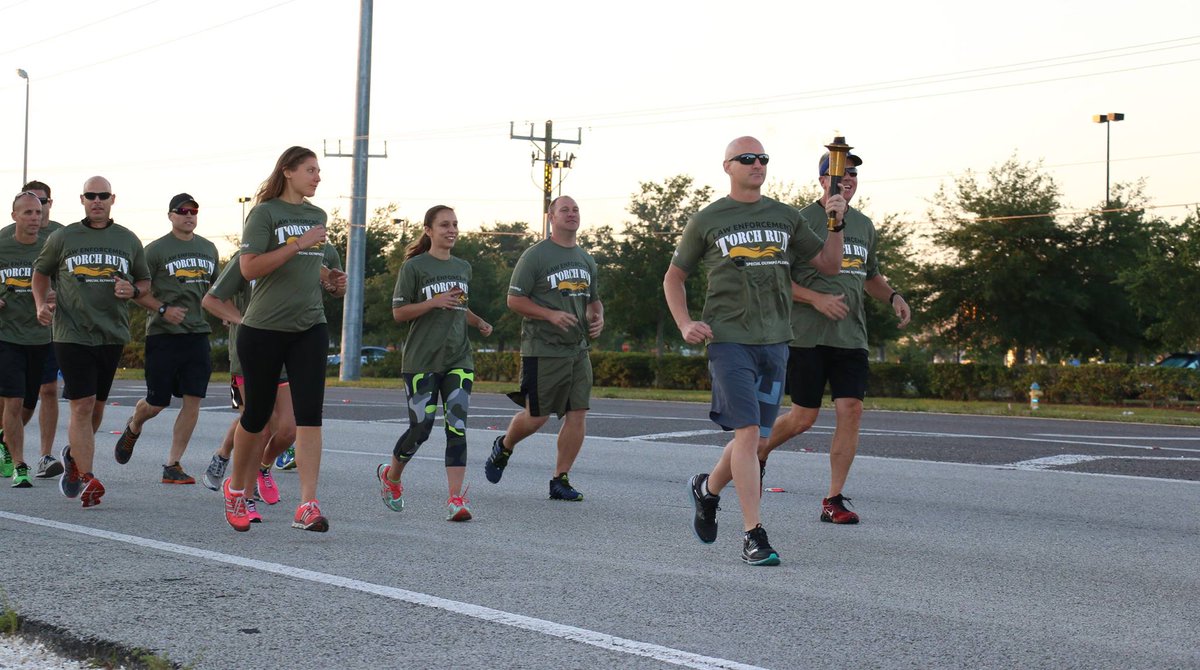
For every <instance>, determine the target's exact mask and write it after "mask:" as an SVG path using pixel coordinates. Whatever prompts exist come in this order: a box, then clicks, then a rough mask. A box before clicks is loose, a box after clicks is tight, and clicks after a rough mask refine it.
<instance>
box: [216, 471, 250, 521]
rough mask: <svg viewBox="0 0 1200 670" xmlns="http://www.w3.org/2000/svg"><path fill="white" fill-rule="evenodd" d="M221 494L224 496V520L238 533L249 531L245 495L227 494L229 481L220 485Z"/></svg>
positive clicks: (243, 493)
mask: <svg viewBox="0 0 1200 670" xmlns="http://www.w3.org/2000/svg"><path fill="white" fill-rule="evenodd" d="M221 493H222V494H223V495H224V496H225V520H226V521H228V522H229V525H230V526H233V529H234V530H236V531H238V532H239V533H244V532H246V531H248V530H250V517H249V511H248V510H247V509H246V493H245V492H244V491H243V492H242V493H239V494H237V495H234V494H232V493H230V492H229V480H228V479H226V480H225V483H224V484H222V485H221Z"/></svg>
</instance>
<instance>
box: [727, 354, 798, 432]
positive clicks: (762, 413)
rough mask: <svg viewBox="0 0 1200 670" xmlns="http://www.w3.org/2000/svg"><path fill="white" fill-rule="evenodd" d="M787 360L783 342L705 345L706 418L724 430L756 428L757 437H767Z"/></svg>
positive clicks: (779, 396)
mask: <svg viewBox="0 0 1200 670" xmlns="http://www.w3.org/2000/svg"><path fill="white" fill-rule="evenodd" d="M787 359H788V347H787V343H786V342H781V343H779V344H737V343H734V342H719V343H715V344H710V345H708V372H709V375H710V376H711V378H712V409H710V410H709V412H708V416H709V418H711V419H712V420H713V421H714V422H715V423H716V424H717V425H718V426H720V427H721V428H723V429H725V430H735V429H737V428H745V427H746V426H758V434H759V436H760V437H767V436H768V435H770V434H771V426H772V425H774V424H775V417H776V416H778V415H779V401H780V400H781V399H782V398H783V380H784V375H785V373H786V371H787Z"/></svg>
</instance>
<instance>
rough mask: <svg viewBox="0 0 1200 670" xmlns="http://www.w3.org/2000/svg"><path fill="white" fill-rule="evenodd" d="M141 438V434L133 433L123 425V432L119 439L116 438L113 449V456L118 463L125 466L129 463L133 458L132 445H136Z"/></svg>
mask: <svg viewBox="0 0 1200 670" xmlns="http://www.w3.org/2000/svg"><path fill="white" fill-rule="evenodd" d="M141 436H142V434H141V433H135V432H133V429H132V428H130V427H129V424H128V423H126V424H125V430H124V431H122V432H121V437H119V438H117V446H115V447H113V456H114V457H116V459H117V462H118V463H120V464H121V465H125V464H126V463H128V462H129V459H130V458H132V457H133V445H135V444H137V441H138V438H139V437H141Z"/></svg>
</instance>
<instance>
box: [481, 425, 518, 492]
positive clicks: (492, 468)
mask: <svg viewBox="0 0 1200 670" xmlns="http://www.w3.org/2000/svg"><path fill="white" fill-rule="evenodd" d="M509 456H512V452H511V451H505V450H504V436H503V435H497V436H496V441H495V442H492V455H491V456H488V459H487V461H485V462H484V464H483V475H484V476H485V477H487V480H488V481H489V482H491V483H493V484H499V483H500V478H501V477H503V476H504V467H505V466H507V465H508V457H509Z"/></svg>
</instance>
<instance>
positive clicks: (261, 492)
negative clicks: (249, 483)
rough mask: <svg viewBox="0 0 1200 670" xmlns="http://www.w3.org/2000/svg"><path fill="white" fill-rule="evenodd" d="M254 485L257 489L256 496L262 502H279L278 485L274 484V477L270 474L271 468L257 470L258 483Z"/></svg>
mask: <svg viewBox="0 0 1200 670" xmlns="http://www.w3.org/2000/svg"><path fill="white" fill-rule="evenodd" d="M255 486H256V487H257V489H258V497H259V498H260V499H261V500H262V501H263V502H265V503H267V504H268V505H274V504H275V503H277V502H279V487H278V486H276V485H275V478H274V477H273V476H271V468H262V469H260V470H259V471H258V483H257V484H255Z"/></svg>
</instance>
